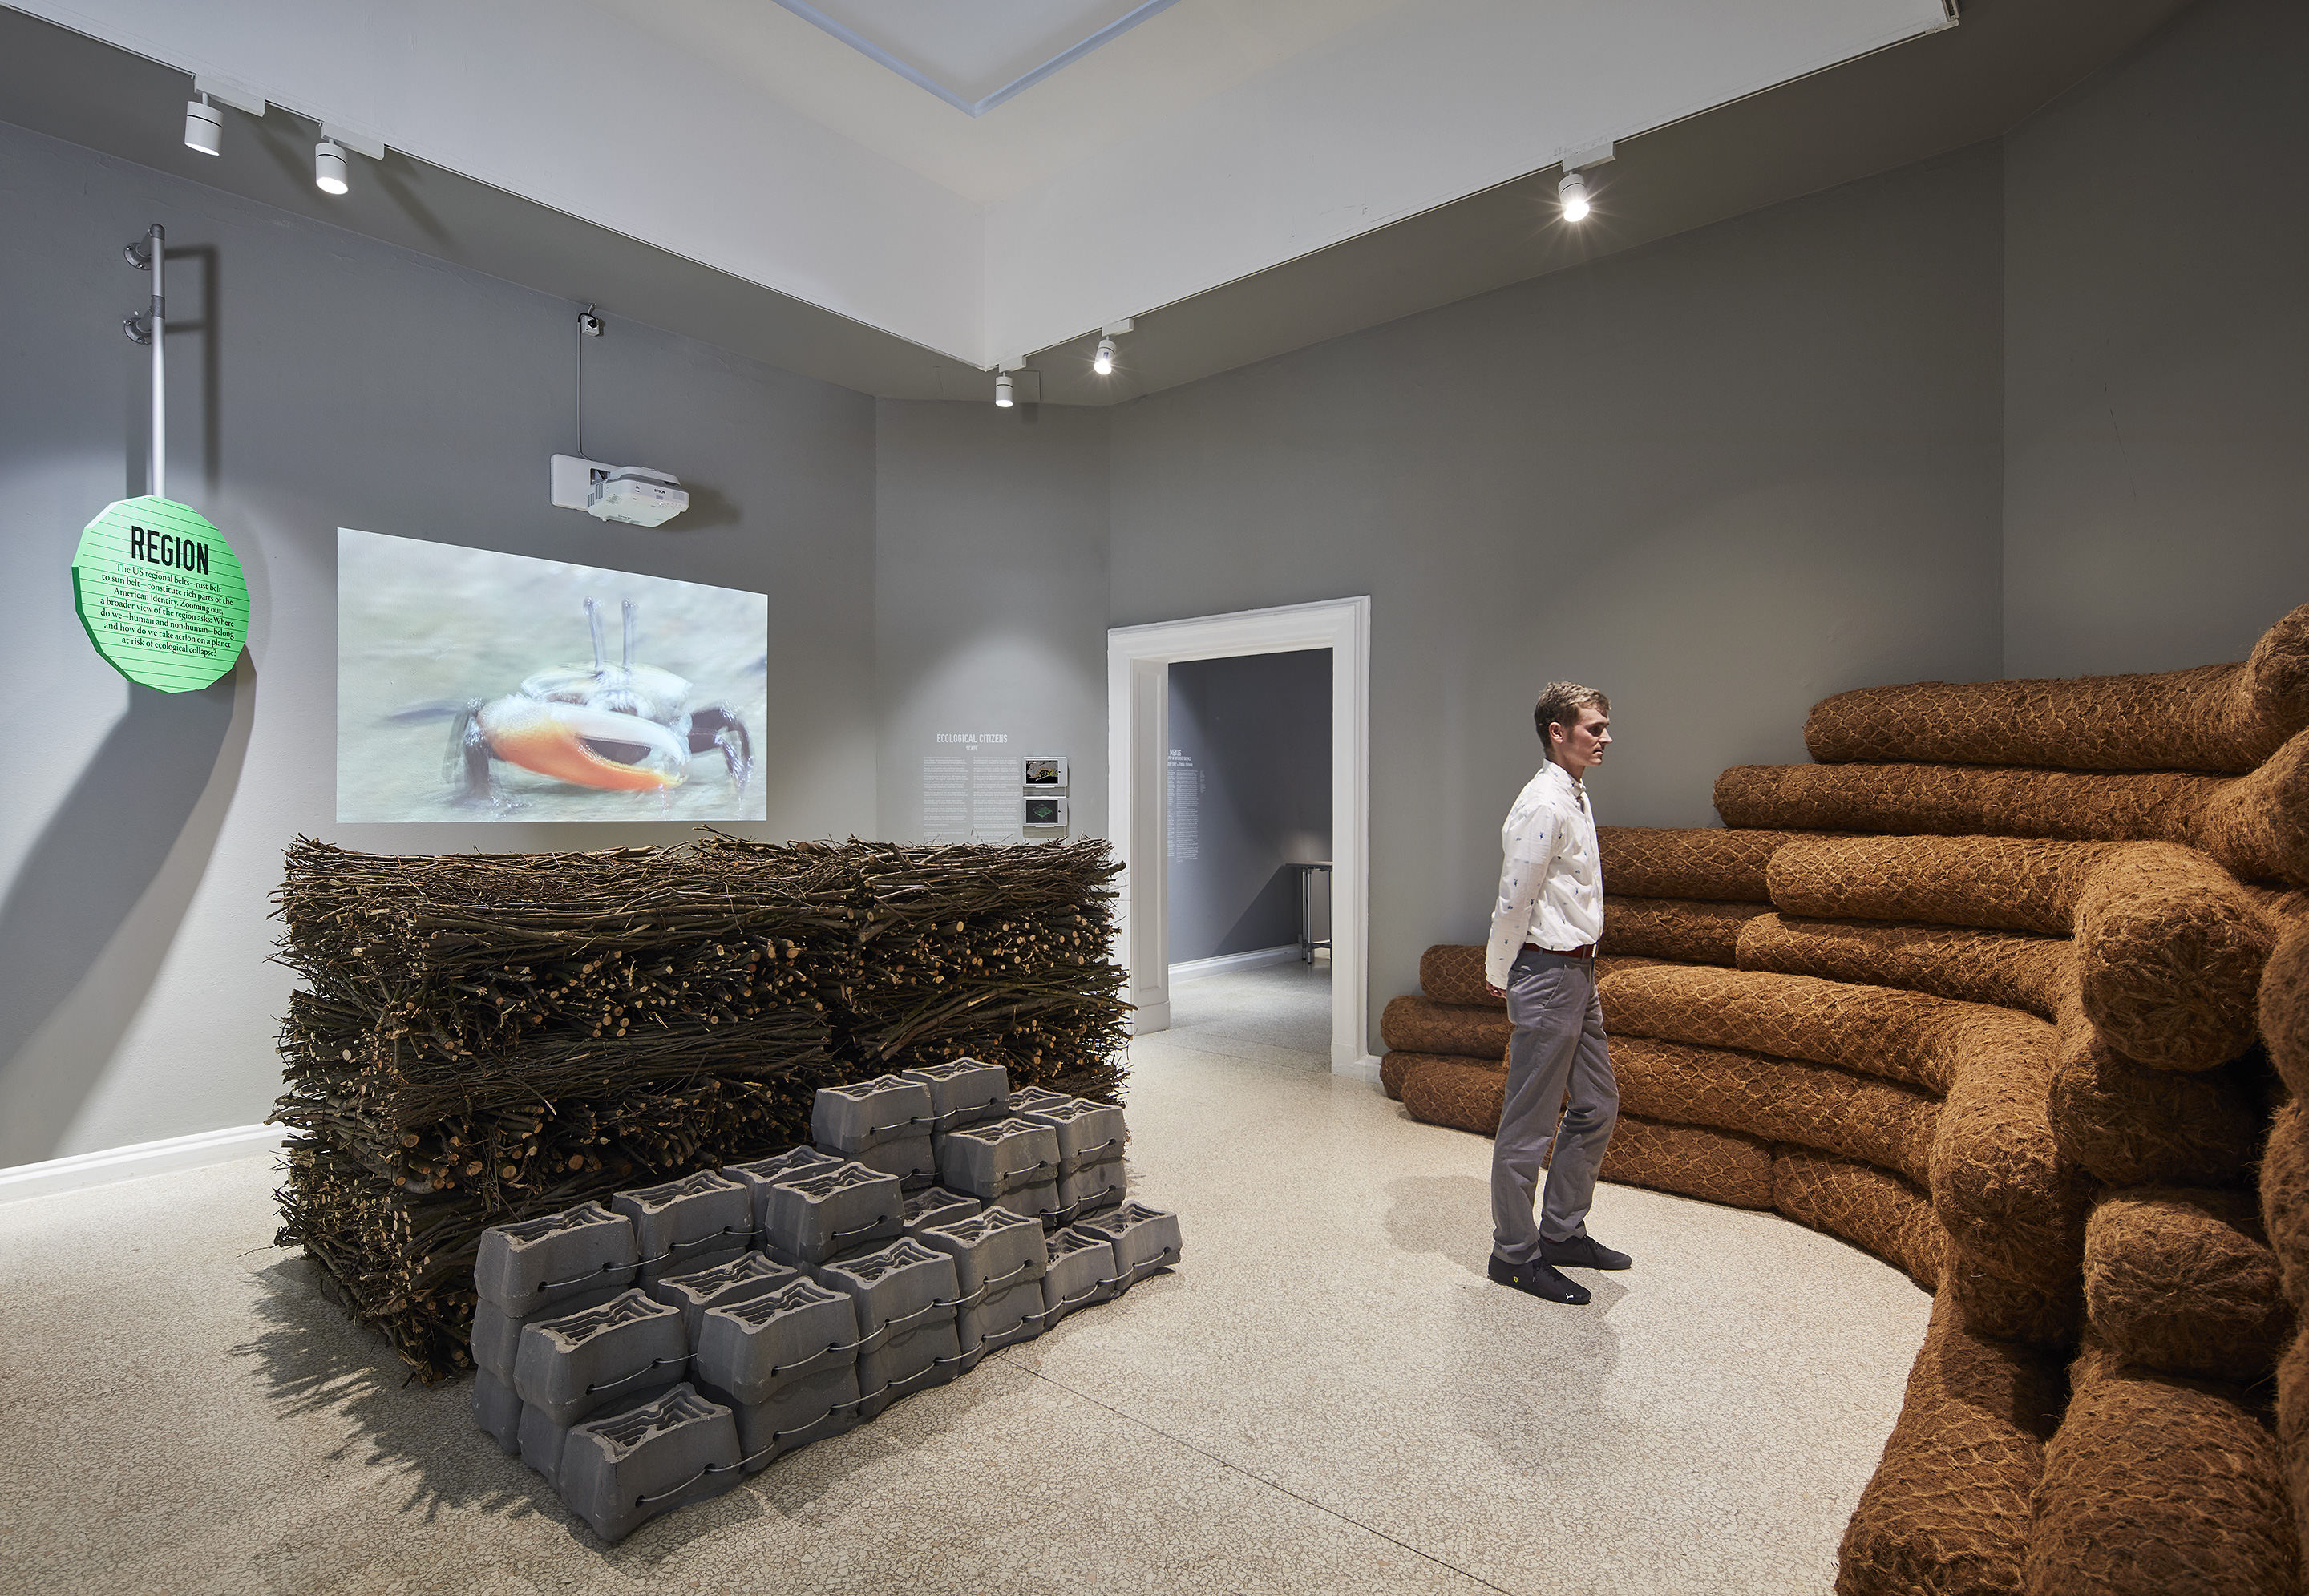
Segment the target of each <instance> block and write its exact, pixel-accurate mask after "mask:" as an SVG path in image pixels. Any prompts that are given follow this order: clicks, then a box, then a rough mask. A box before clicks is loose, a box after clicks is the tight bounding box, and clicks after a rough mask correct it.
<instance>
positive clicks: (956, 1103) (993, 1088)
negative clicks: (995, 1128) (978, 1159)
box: [899, 1058, 1010, 1131]
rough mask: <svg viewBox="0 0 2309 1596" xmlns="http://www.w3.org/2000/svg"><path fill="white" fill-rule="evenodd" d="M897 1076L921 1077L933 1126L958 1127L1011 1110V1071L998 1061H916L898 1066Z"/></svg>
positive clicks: (936, 1128) (915, 1079)
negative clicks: (910, 1065) (904, 1067)
mask: <svg viewBox="0 0 2309 1596" xmlns="http://www.w3.org/2000/svg"><path fill="white" fill-rule="evenodd" d="M899 1077H900V1078H901V1079H902V1080H907V1081H920V1082H921V1083H922V1084H923V1085H925V1086H927V1087H929V1088H930V1124H931V1128H932V1129H933V1130H939V1131H953V1130H960V1129H961V1128H962V1127H963V1126H967V1125H980V1124H982V1123H984V1122H985V1121H987V1120H989V1119H1000V1118H1002V1117H1005V1116H1006V1115H1007V1114H1008V1113H1009V1112H1010V1072H1009V1071H1008V1070H1006V1069H1004V1068H1003V1067H1002V1066H1001V1065H999V1064H986V1063H983V1062H982V1061H980V1060H978V1059H975V1058H956V1059H951V1060H949V1061H948V1062H947V1063H945V1064H922V1065H915V1066H914V1067H913V1068H912V1069H910V1070H901V1071H900V1072H899Z"/></svg>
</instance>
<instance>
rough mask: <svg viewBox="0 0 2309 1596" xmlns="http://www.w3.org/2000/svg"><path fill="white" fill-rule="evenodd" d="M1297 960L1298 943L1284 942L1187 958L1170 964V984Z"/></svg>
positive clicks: (1292, 962) (1174, 984) (1258, 968)
mask: <svg viewBox="0 0 2309 1596" xmlns="http://www.w3.org/2000/svg"><path fill="white" fill-rule="evenodd" d="M1298 960H1299V945H1298V944H1297V943H1295V942H1286V943H1284V945H1282V946H1281V947H1258V948H1253V949H1251V950H1250V952H1249V953H1221V954H1220V955H1219V956H1218V957H1217V958H1215V959H1189V960H1188V961H1187V962H1185V963H1183V964H1173V965H1172V966H1171V984H1172V986H1174V987H1175V986H1177V985H1178V984H1179V983H1180V981H1191V980H1197V979H1200V978H1201V977H1203V976H1206V975H1232V973H1233V972H1234V971H1238V970H1261V969H1264V968H1265V967H1266V966H1267V965H1269V964H1294V963H1296V962H1298Z"/></svg>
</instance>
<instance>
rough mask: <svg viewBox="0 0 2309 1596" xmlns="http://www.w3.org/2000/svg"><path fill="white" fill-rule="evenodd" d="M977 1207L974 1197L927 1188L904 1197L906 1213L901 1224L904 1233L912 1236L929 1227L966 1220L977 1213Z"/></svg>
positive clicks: (942, 1187) (944, 1189) (935, 1187)
mask: <svg viewBox="0 0 2309 1596" xmlns="http://www.w3.org/2000/svg"><path fill="white" fill-rule="evenodd" d="M978 1207H979V1204H978V1199H977V1198H975V1197H966V1196H964V1195H962V1194H961V1193H960V1192H950V1191H948V1190H947V1189H946V1187H944V1186H928V1187H925V1188H924V1189H923V1190H921V1191H918V1192H909V1193H908V1194H907V1195H906V1212H905V1214H904V1219H903V1220H902V1221H901V1224H902V1227H903V1228H904V1230H905V1233H906V1234H907V1235H909V1236H912V1235H915V1234H918V1233H919V1232H921V1230H923V1229H927V1228H928V1227H930V1226H931V1225H944V1224H950V1223H951V1222H953V1221H956V1220H958V1219H968V1218H970V1217H971V1216H972V1215H973V1214H974V1213H976V1212H978Z"/></svg>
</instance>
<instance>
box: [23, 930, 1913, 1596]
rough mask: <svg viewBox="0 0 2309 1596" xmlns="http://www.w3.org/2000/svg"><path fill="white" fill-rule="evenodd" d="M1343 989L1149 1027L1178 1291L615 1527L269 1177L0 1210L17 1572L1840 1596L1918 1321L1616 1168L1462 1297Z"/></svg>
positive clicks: (1473, 1224) (1144, 1114)
mask: <svg viewBox="0 0 2309 1596" xmlns="http://www.w3.org/2000/svg"><path fill="white" fill-rule="evenodd" d="M1326 983H1327V971H1326V969H1325V968H1323V967H1321V966H1318V967H1317V968H1316V969H1314V970H1312V971H1310V970H1308V969H1306V968H1305V967H1303V966H1300V965H1295V964H1293V965H1285V966H1279V967H1275V968H1271V969H1268V970H1262V971H1250V972H1247V973H1241V974H1234V975H1227V976H1216V977H1210V978H1206V979H1203V980H1199V981H1195V982H1191V983H1189V984H1186V985H1183V986H1180V987H1179V988H1175V989H1174V992H1173V1005H1174V1009H1173V1012H1174V1016H1175V1022H1174V1025H1173V1028H1172V1030H1170V1031H1166V1032H1163V1033H1161V1034H1159V1035H1155V1036H1149V1037H1143V1038H1140V1039H1138V1040H1137V1042H1136V1043H1135V1044H1134V1046H1133V1048H1132V1061H1131V1062H1132V1089H1131V1093H1130V1098H1129V1109H1130V1126H1131V1133H1132V1143H1131V1148H1130V1164H1131V1174H1132V1178H1133V1186H1134V1195H1138V1196H1142V1197H1143V1198H1144V1199H1145V1200H1146V1201H1147V1202H1150V1203H1155V1204H1157V1205H1160V1206H1163V1207H1168V1208H1175V1209H1176V1210H1178V1212H1179V1213H1180V1219H1181V1223H1182V1225H1183V1227H1184V1230H1185V1237H1186V1257H1185V1261H1184V1263H1183V1264H1182V1265H1181V1267H1180V1269H1179V1270H1177V1271H1176V1272H1173V1273H1171V1274H1167V1275H1160V1276H1156V1277H1155V1278H1154V1279H1152V1280H1149V1281H1146V1282H1145V1283H1143V1284H1142V1285H1140V1286H1139V1287H1138V1288H1137V1290H1133V1291H1132V1292H1131V1293H1130V1294H1129V1296H1128V1297H1126V1298H1123V1299H1122V1300H1120V1302H1116V1303H1112V1304H1109V1305H1106V1306H1103V1307H1096V1308H1092V1309H1088V1310H1085V1311H1084V1312H1081V1313H1078V1314H1077V1315H1075V1316H1072V1317H1070V1318H1068V1319H1067V1320H1066V1321H1064V1322H1063V1323H1062V1324H1059V1326H1058V1327H1057V1328H1056V1329H1055V1330H1053V1331H1051V1333H1049V1334H1047V1335H1045V1336H1043V1337H1042V1339H1041V1340H1039V1341H1036V1342H1029V1343H1026V1344H1025V1345H1024V1346H1021V1347H1016V1348H1013V1349H1010V1350H1006V1351H1003V1352H1000V1353H998V1354H996V1355H994V1356H992V1357H990V1358H989V1359H987V1360H986V1361H985V1362H984V1363H983V1364H982V1365H981V1366H980V1367H978V1368H977V1369H976V1370H975V1371H974V1372H973V1373H972V1374H970V1375H968V1376H965V1377H964V1378H963V1379H962V1380H960V1381H958V1382H956V1384H954V1385H947V1386H945V1387H941V1388H938V1389H935V1390H931V1391H927V1392H923V1393H919V1394H917V1395H914V1396H911V1397H908V1398H907V1399H905V1400H904V1402H899V1403H898V1404H897V1405H895V1407H893V1408H892V1409H891V1410H890V1411H888V1412H886V1413H885V1414H884V1415H883V1416H882V1417H881V1418H880V1419H878V1420H877V1421H876V1422H874V1423H873V1424H871V1425H869V1426H868V1427H866V1428H861V1429H859V1430H856V1431H853V1432H852V1433H851V1434H849V1435H847V1436H841V1437H839V1438H836V1439H835V1440H831V1441H826V1442H823V1443H820V1444H819V1445H815V1446H811V1447H809V1448H807V1449H805V1450H804V1451H801V1452H800V1453H797V1454H792V1455H791V1456H790V1457H787V1458H783V1459H781V1460H780V1461H779V1462H777V1463H776V1464H774V1466H773V1467H771V1468H770V1469H769V1470H768V1471H766V1472H765V1473H763V1474H760V1475H757V1476H755V1477H753V1478H752V1479H751V1480H748V1482H746V1483H745V1484H744V1485H742V1486H740V1487H739V1488H737V1489H736V1490H734V1491H732V1492H731V1493H730V1494H728V1495H725V1496H723V1497H719V1498H717V1499H715V1500H713V1501H711V1502H708V1503H705V1504H703V1505H696V1506H692V1507H688V1508H685V1509H683V1510H681V1511H680V1512H679V1513H676V1514H672V1515H670V1516H669V1517H667V1518H664V1519H661V1520H659V1521H657V1522H656V1523H653V1524H650V1525H648V1526H645V1527H644V1528H643V1529H642V1530H640V1531H636V1533H635V1534H634V1535H633V1536H632V1537H630V1538H629V1539H628V1540H626V1541H624V1542H622V1543H621V1544H619V1545H618V1546H616V1547H610V1548H604V1547H602V1546H601V1544H599V1543H598V1542H597V1541H595V1540H593V1539H592V1535H591V1533H590V1532H589V1531H587V1530H586V1529H585V1528H584V1525H583V1524H582V1523H579V1522H577V1521H576V1520H575V1519H574V1518H573V1517H572V1516H571V1515H569V1514H567V1513H566V1512H565V1511H563V1509H562V1508H561V1507H560V1505H559V1504H558V1502H557V1501H556V1500H555V1498H554V1497H552V1496H551V1495H550V1493H549V1492H547V1491H546V1490H544V1488H543V1487H542V1483H541V1482H540V1480H538V1479H537V1477H536V1476H535V1475H533V1474H532V1473H530V1472H529V1471H527V1470H525V1469H523V1467H522V1466H521V1464H520V1463H519V1462H516V1461H515V1460H514V1459H512V1458H508V1457H506V1456H505V1455H503V1454H500V1453H499V1452H498V1451H497V1449H496V1447H495V1446H494V1445H491V1444H490V1443H489V1441H488V1440H487V1439H486V1438H485V1437H483V1436H481V1435H480V1433H479V1432H478V1431H477V1430H475V1429H474V1428H473V1427H472V1424H471V1419H470V1418H469V1417H468V1416H467V1412H466V1400H467V1392H468V1385H467V1383H464V1382H458V1383H454V1384H451V1385H444V1386H441V1387H438V1388H434V1389H428V1388H426V1387H424V1386H422V1385H415V1384H405V1383H404V1379H403V1375H404V1370H403V1369H402V1366H401V1365H399V1364H398V1362H397V1361H395V1360H394V1359H393V1358H392V1356H391V1354H390V1353H389V1352H387V1351H385V1350H384V1349H383V1347H382V1346H381V1345H380V1344H379V1343H377V1342H373V1341H370V1340H369V1339H368V1338H366V1337H365V1336H364V1335H363V1334H361V1333H359V1331H357V1330H356V1329H355V1328H354V1327H353V1326H351V1325H350V1324H348V1323H347V1322H346V1321H345V1320H344V1318H343V1317H342V1316H341V1315H340V1314H339V1313H338V1311H337V1310H336V1309H335V1308H334V1307H332V1306H331V1305H330V1304H329V1303H328V1302H326V1301H325V1300H324V1299H323V1298H321V1297H320V1296H319V1294H318V1293H317V1291H316V1289H315V1288H314V1286H313V1284H312V1281H311V1278H310V1275H309V1273H308V1272H307V1270H308V1266H307V1264H305V1263H304V1262H303V1261H302V1260H301V1259H300V1258H298V1257H297V1256H295V1255H291V1254H288V1253H283V1252H280V1251H277V1250H275V1249H274V1248H273V1247H271V1246H270V1245H269V1241H270V1238H271V1235H272V1229H273V1225H274V1220H273V1217H272V1212H271V1203H270V1192H271V1187H272V1184H273V1176H272V1169H271V1168H270V1162H269V1160H262V1159H251V1160H241V1161H239V1162H238V1163H231V1164H224V1165H220V1166H217V1167H215V1168H212V1169H201V1170H193V1171H188V1172H185V1173H180V1174H174V1175H162V1176H154V1177H151V1178H146V1179H143V1180H137V1181H130V1182H125V1183H123V1184H120V1185H117V1186H108V1187H104V1188H101V1189H99V1190H97V1191H94V1192H88V1193H82V1194H78V1195H70V1196H52V1197H40V1198H32V1199H29V1200H25V1201H22V1202H19V1203H12V1204H9V1205H7V1206H5V1207H0V1591H9V1592H14V1591H26V1592H30V1591H41V1592H50V1591H59V1590H64V1591H74V1592H116V1591H117V1592H140V1593H149V1592H323V1591H326V1592H336V1591H345V1592H400V1591H410V1592H417V1591H424V1592H441V1591H454V1592H459V1593H460V1596H467V1593H480V1592H500V1591H503V1592H529V1591H553V1592H595V1591H601V1592H614V1591H627V1590H639V1589H642V1588H644V1587H655V1588H659V1589H667V1590H674V1591H748V1592H750V1591H765V1592H766V1591H775V1592H817V1591H826V1592H835V1591H839V1592H905V1593H907V1596H934V1593H938V1592H1001V1593H1003V1596H1039V1593H1042V1592H1051V1593H1053V1596H1055V1593H1056V1592H1081V1591H1085V1590H1088V1591H1114V1592H1397V1591H1402V1592H1428V1591H1433V1592H1475V1591H1483V1590H1493V1591H1504V1592H1518V1593H1520V1592H1645V1593H1647V1596H1654V1593H1663V1592H1711V1593H1713V1592H1826V1591H1828V1590H1829V1588H1830V1586H1831V1584H1832V1583H1833V1580H1834V1576H1835V1570H1836V1546H1837V1541H1838V1537H1839V1536H1840V1535H1841V1534H1842V1532H1843V1529H1844V1523H1845V1520H1846V1517H1847V1516H1848V1515H1849V1514H1850V1512H1851V1510H1852V1506H1853V1504H1854V1503H1855V1501H1856V1500H1857V1498H1858V1497H1859V1493H1860V1488H1861V1487H1862V1485H1863V1484H1864V1482H1865V1481H1866V1480H1867V1478H1868V1475H1869V1473H1870V1471H1872V1468H1873V1467H1874V1465H1875V1462H1876V1459H1877V1455H1878V1454H1879V1452H1880V1451H1881V1447H1882V1445H1883V1441H1884V1437H1885V1436H1886V1435H1887V1434H1888V1433H1889V1432H1890V1428H1891V1424H1892V1419H1893V1417H1894V1415H1895V1413H1896V1412H1897V1411H1898V1405H1899V1399H1900V1392H1901V1386H1902V1383H1903V1381H1904V1379H1905V1377H1906V1376H1907V1369H1908V1365H1909V1363H1910V1361H1911V1360H1912V1359H1913V1358H1914V1356H1915V1354H1916V1348H1917V1346H1918V1345H1919V1343H1920V1342H1921V1341H1922V1339H1923V1335H1924V1321H1925V1318H1926V1315H1927V1312H1928V1310H1929V1307H1930V1302H1929V1299H1928V1298H1926V1297H1925V1296H1924V1294H1923V1293H1922V1292H1920V1291H1919V1290H1916V1287H1915V1286H1913V1285H1911V1284H1910V1283H1909V1282H1908V1281H1907V1280H1906V1279H1905V1278H1904V1277H1902V1276H1901V1275H1899V1274H1898V1273H1897V1272H1894V1271H1892V1270H1891V1269H1890V1268H1888V1267H1887V1266H1885V1265H1884V1264H1880V1263H1877V1262H1876V1261H1875V1260H1873V1259H1872V1258H1870V1257H1868V1256H1866V1255H1864V1254H1861V1253H1859V1252H1857V1251H1855V1250H1854V1249H1852V1248H1850V1247H1845V1246H1844V1245H1842V1244H1841V1243H1838V1242H1836V1241H1833V1240H1831V1239H1829V1238H1827V1237H1824V1236H1820V1235H1816V1234H1814V1233H1812V1232H1811V1231H1809V1230H1805V1229H1801V1228H1799V1227H1796V1226H1794V1225H1791V1224H1788V1223H1787V1222H1786V1221H1782V1220H1779V1219H1777V1218H1775V1217H1772V1216H1770V1215H1766V1214H1756V1213H1748V1212H1737V1211H1734V1210H1729V1209H1723V1208H1717V1207H1712V1206H1709V1205H1708V1204H1705V1203H1694V1202H1687V1201H1684V1200H1682V1199H1679V1198H1674V1197H1669V1196H1664V1195H1659V1194H1657V1193H1653V1192H1646V1191H1640V1190H1636V1189H1634V1188H1630V1187H1622V1186H1604V1187H1603V1188H1602V1189H1601V1191H1600V1193H1599V1195H1598V1199H1597V1203H1596V1212H1595V1215H1594V1218H1593V1220H1592V1222H1591V1228H1592V1229H1594V1231H1595V1232H1596V1234H1597V1235H1598V1236H1600V1237H1602V1238H1604V1239H1605V1240H1607V1241H1610V1242H1612V1243H1613V1245H1615V1246H1619V1247H1624V1248H1626V1249H1628V1250H1629V1251H1630V1252H1632V1253H1634V1254H1635V1255H1636V1259H1637V1263H1636V1267H1635V1268H1634V1269H1633V1270H1632V1271H1630V1272H1626V1273H1621V1274H1596V1273H1588V1274H1586V1275H1584V1276H1583V1277H1582V1278H1584V1279H1586V1280H1587V1282H1588V1283H1589V1284H1590V1285H1591V1286H1592V1287H1593V1288H1594V1289H1595V1291H1596V1300H1595V1302H1594V1303H1593V1304H1592V1305H1591V1306H1589V1307H1586V1308H1565V1307H1556V1306H1554V1305H1552V1304H1547V1303H1542V1302H1537V1301H1535V1300H1533V1299H1532V1298H1526V1297H1523V1296H1520V1295H1518V1294H1517V1293H1515V1292H1512V1291H1509V1290H1504V1289H1502V1288H1500V1287H1497V1286H1494V1285H1492V1284H1491V1283H1490V1282H1489V1281H1487V1280H1486V1279H1485V1278H1484V1275H1483V1262H1484V1258H1485V1256H1486V1255H1487V1253H1488V1251H1489V1238H1488V1232H1489V1221H1488V1218H1487V1212H1488V1204H1487V1198H1486V1190H1487V1186H1486V1180H1485V1174H1486V1170H1487V1168H1488V1160H1489V1154H1490V1143H1488V1142H1486V1141H1484V1140H1483V1139H1481V1138H1479V1137H1475V1136H1470V1135H1466V1134H1460V1133H1457V1132H1453V1131H1447V1130H1440V1129H1437V1128H1435V1127H1432V1126H1422V1125H1417V1124H1414V1123H1413V1122H1412V1121H1410V1120H1409V1119H1407V1118H1405V1117H1404V1115H1403V1113H1402V1110H1401V1109H1400V1108H1399V1107H1398V1106H1397V1104H1394V1103H1391V1102H1389V1101H1388V1100H1386V1099H1385V1098H1384V1097H1381V1096H1380V1095H1379V1092H1378V1091H1377V1089H1376V1088H1375V1087H1372V1086H1370V1085H1367V1084H1365V1083H1362V1082H1359V1081H1353V1080H1349V1079H1346V1078H1343V1077H1338V1076H1334V1075H1333V1074H1330V1073H1329V1070H1328V1068H1327V1065H1326V1062H1325V1039H1326V1037H1327V1029H1328V1024H1327V1001H1328V998H1327V984H1326Z"/></svg>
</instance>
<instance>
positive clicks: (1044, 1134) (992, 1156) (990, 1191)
mask: <svg viewBox="0 0 2309 1596" xmlns="http://www.w3.org/2000/svg"><path fill="white" fill-rule="evenodd" d="M938 1160H939V1162H938V1184H939V1185H940V1186H945V1187H947V1189H948V1190H950V1191H957V1192H967V1193H969V1194H970V1195H972V1196H973V1197H976V1198H978V1199H979V1200H980V1201H982V1202H992V1201H993V1200H994V1199H995V1198H997V1197H999V1196H1000V1195H1002V1194H1003V1193H1005V1192H1007V1191H1010V1190H1012V1189H1013V1188H1015V1187H1017V1186H1027V1185H1034V1184H1040V1183H1043V1182H1049V1183H1051V1184H1056V1182H1057V1180H1058V1178H1059V1134H1058V1132H1057V1131H1056V1130H1054V1129H1052V1128H1051V1126H1047V1125H1043V1124H1040V1123H1038V1122H1036V1121H1034V1120H1032V1119H1022V1118H1019V1117H1017V1116H1016V1115H1012V1116H1011V1117H1008V1118H1007V1119H994V1120H989V1121H988V1122H987V1123H986V1124H984V1125H973V1126H969V1127H968V1128H967V1129H964V1130H958V1131H950V1132H948V1133H947V1136H946V1139H945V1140H944V1141H943V1142H941V1143H939V1144H938Z"/></svg>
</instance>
